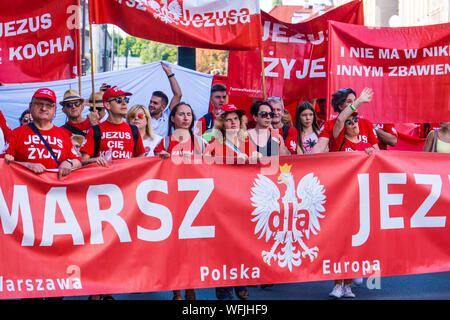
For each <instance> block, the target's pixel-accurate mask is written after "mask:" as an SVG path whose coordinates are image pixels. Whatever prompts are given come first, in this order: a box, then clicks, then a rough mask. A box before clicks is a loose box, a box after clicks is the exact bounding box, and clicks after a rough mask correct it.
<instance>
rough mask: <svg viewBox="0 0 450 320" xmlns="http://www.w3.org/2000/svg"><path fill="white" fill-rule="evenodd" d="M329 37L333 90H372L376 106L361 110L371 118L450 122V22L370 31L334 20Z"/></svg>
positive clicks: (410, 121) (331, 88) (330, 86)
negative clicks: (366, 88)
mask: <svg viewBox="0 0 450 320" xmlns="http://www.w3.org/2000/svg"><path fill="white" fill-rule="evenodd" d="M329 37H330V46H329V60H328V62H329V70H330V75H329V77H328V80H329V82H328V83H329V90H330V92H334V91H336V90H338V89H340V88H348V87H351V88H353V89H354V90H355V91H356V92H357V93H358V94H359V92H361V90H362V89H363V88H364V87H370V88H372V89H373V91H374V98H373V100H372V102H371V103H370V104H369V105H367V106H363V107H361V108H360V109H359V110H358V112H359V113H361V114H362V115H364V116H365V117H366V118H367V119H370V120H371V121H372V122H374V123H414V122H418V123H423V122H446V121H450V94H449V92H450V46H449V43H450V23H446V24H439V25H430V26H420V27H404V28H370V27H364V26H357V25H351V24H345V23H339V22H330V25H329ZM329 111H331V110H329ZM328 114H330V113H328Z"/></svg>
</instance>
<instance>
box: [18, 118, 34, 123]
mask: <svg viewBox="0 0 450 320" xmlns="http://www.w3.org/2000/svg"><path fill="white" fill-rule="evenodd" d="M20 121H21V122H23V123H29V122H31V121H33V119H32V118H28V117H24V118H22V119H21V120H20Z"/></svg>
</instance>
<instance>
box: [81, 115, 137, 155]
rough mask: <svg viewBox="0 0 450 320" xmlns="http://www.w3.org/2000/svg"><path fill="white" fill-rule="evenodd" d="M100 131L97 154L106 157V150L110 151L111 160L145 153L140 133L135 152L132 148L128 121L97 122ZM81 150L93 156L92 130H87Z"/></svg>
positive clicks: (131, 136)
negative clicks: (116, 122)
mask: <svg viewBox="0 0 450 320" xmlns="http://www.w3.org/2000/svg"><path fill="white" fill-rule="evenodd" d="M99 126H100V132H101V140H100V148H99V153H98V156H100V157H103V158H108V152H109V151H111V160H118V159H131V158H133V157H136V156H139V155H141V154H144V153H145V149H144V144H143V143H142V138H141V135H140V134H139V135H138V141H137V145H136V152H135V153H133V150H134V139H133V133H132V131H131V127H130V125H129V124H128V123H126V122H122V123H120V124H115V123H111V122H109V121H108V120H106V121H104V122H101V123H100V124H99ZM80 151H81V152H83V153H87V154H88V155H89V156H91V157H93V156H94V151H95V146H94V131H93V130H92V128H91V129H90V130H89V132H88V134H87V135H86V139H85V140H84V143H83V146H82V147H81V150H80Z"/></svg>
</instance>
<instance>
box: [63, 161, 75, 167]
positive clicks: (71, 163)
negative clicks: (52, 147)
mask: <svg viewBox="0 0 450 320" xmlns="http://www.w3.org/2000/svg"><path fill="white" fill-rule="evenodd" d="M64 161H67V162H68V163H70V165H71V166H72V167H73V162H72V160H70V159H66V160H64Z"/></svg>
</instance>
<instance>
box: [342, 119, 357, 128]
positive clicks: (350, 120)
mask: <svg viewBox="0 0 450 320" xmlns="http://www.w3.org/2000/svg"><path fill="white" fill-rule="evenodd" d="M352 120H353V121H352ZM344 123H345V125H346V126H351V125H352V124H354V123H358V118H357V117H354V118H353V119H348V120H345V122H344Z"/></svg>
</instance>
